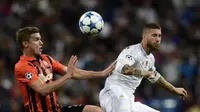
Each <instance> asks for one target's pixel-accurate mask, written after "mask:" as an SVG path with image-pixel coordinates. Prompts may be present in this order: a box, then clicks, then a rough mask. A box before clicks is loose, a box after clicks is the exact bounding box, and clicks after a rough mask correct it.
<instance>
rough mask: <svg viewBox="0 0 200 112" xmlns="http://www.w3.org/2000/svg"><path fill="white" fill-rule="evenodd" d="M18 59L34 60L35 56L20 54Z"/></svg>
mask: <svg viewBox="0 0 200 112" xmlns="http://www.w3.org/2000/svg"><path fill="white" fill-rule="evenodd" d="M20 60H27V61H34V60H36V59H35V58H33V57H28V56H23V55H22V56H20Z"/></svg>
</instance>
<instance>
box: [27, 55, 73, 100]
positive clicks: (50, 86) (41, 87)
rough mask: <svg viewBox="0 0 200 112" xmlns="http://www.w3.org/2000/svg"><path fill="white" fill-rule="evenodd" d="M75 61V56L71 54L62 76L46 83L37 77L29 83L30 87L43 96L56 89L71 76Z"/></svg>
mask: <svg viewBox="0 0 200 112" xmlns="http://www.w3.org/2000/svg"><path fill="white" fill-rule="evenodd" d="M76 62H77V57H76V56H72V57H71V58H70V61H69V64H68V71H67V73H66V74H65V75H64V76H62V77H61V78H59V79H58V80H56V81H53V82H51V83H47V84H44V82H43V81H42V80H40V79H38V80H37V81H35V82H33V83H32V84H31V85H30V86H31V88H33V89H34V90H35V91H36V92H38V93H40V94H41V95H43V96H46V95H47V94H49V93H51V92H53V91H55V90H56V89H58V88H60V87H61V86H63V85H64V84H65V83H66V82H67V81H68V80H69V79H71V78H72V77H73V74H74V67H75V64H76Z"/></svg>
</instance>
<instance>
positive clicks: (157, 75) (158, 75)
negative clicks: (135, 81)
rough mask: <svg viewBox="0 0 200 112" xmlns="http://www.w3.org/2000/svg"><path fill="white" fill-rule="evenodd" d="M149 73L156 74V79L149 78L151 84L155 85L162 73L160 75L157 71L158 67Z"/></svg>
mask: <svg viewBox="0 0 200 112" xmlns="http://www.w3.org/2000/svg"><path fill="white" fill-rule="evenodd" d="M149 71H152V72H154V73H155V75H156V76H155V78H154V79H150V78H147V79H148V80H149V81H150V82H151V83H155V82H156V81H157V80H158V79H159V78H160V76H161V75H160V73H158V72H157V71H156V67H155V66H153V67H152V68H151V69H150V70H149Z"/></svg>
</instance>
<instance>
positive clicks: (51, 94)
mask: <svg viewBox="0 0 200 112" xmlns="http://www.w3.org/2000/svg"><path fill="white" fill-rule="evenodd" d="M41 68H42V72H43V73H44V75H45V76H46V75H47V73H46V72H45V69H44V68H43V67H42V66H41ZM49 82H50V81H49V80H47V81H46V83H49ZM49 95H50V100H51V106H52V110H53V111H54V110H55V109H56V106H55V103H54V98H53V93H50V94H49Z"/></svg>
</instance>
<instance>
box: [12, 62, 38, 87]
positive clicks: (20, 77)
mask: <svg viewBox="0 0 200 112" xmlns="http://www.w3.org/2000/svg"><path fill="white" fill-rule="evenodd" d="M15 77H16V80H17V81H19V82H24V83H27V84H28V85H31V84H32V83H33V82H35V81H37V80H39V77H38V75H37V72H36V69H35V68H34V67H33V66H31V65H28V64H27V65H23V66H22V65H20V66H18V65H17V66H15Z"/></svg>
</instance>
